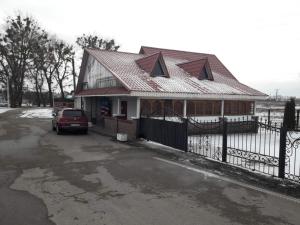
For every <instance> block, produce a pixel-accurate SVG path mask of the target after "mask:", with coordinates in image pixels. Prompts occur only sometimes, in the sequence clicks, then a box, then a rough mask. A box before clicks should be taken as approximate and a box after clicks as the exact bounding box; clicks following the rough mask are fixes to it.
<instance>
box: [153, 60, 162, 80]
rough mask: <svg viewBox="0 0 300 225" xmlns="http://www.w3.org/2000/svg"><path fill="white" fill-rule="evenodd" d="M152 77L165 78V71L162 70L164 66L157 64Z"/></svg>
mask: <svg viewBox="0 0 300 225" xmlns="http://www.w3.org/2000/svg"><path fill="white" fill-rule="evenodd" d="M151 75H152V76H154V77H163V76H165V73H164V71H163V69H162V66H161V64H160V62H159V61H157V62H156V64H155V66H154V68H153V71H152V74H151Z"/></svg>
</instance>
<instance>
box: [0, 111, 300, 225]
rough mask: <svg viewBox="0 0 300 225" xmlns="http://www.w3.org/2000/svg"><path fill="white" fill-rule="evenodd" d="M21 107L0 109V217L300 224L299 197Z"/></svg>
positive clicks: (64, 223) (90, 223)
mask: <svg viewBox="0 0 300 225" xmlns="http://www.w3.org/2000/svg"><path fill="white" fill-rule="evenodd" d="M20 113H21V110H20V109H18V110H13V111H9V112H5V113H3V114H0V224H1V225H23V224H24V225H38V224H39V225H40V224H43V225H48V224H49V225H50V224H57V225H70V224H72V225H76V224H78V225H85V224H86V225H94V224H97V225H99V224H109V225H119V224H122V225H123V224H124V225H125V224H126V225H127V224H128V225H144V224H145V225H148V224H149V225H167V224H172V225H202V224H203V225H206V224H209V225H213V224H215V225H222V224H249V225H250V224H251V225H253V224H284V225H286V224H299V221H300V201H298V200H296V199H292V198H289V197H285V196H280V195H277V194H274V193H271V192H268V191H264V190H260V189H256V188H255V187H251V186H250V187H248V186H247V185H243V184H240V183H239V182H234V180H231V179H230V178H224V177H219V176H218V175H215V174H213V173H208V172H205V171H202V170H201V169H199V168H196V167H194V166H187V165H185V164H183V163H181V162H178V161H174V160H172V159H171V158H168V157H167V156H166V155H164V154H160V153H158V152H154V151H151V150H149V149H147V148H144V147H135V146H133V145H126V144H121V143H118V142H115V141H112V140H111V138H109V137H105V136H101V135H98V134H95V133H91V132H90V133H89V134H88V135H80V134H65V135H60V136H58V135H56V134H55V132H53V131H52V130H51V124H50V120H49V119H36V118H20V117H19V115H20ZM212 172H213V171H212Z"/></svg>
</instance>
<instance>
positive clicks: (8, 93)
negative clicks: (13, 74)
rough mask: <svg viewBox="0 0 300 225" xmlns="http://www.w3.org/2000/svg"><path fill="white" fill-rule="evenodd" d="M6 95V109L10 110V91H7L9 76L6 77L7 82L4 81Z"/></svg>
mask: <svg viewBox="0 0 300 225" xmlns="http://www.w3.org/2000/svg"><path fill="white" fill-rule="evenodd" d="M6 82H7V83H6V94H7V107H9V108H10V90H9V76H7V81H6Z"/></svg>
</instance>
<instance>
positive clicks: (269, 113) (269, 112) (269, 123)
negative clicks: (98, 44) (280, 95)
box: [268, 109, 271, 126]
mask: <svg viewBox="0 0 300 225" xmlns="http://www.w3.org/2000/svg"><path fill="white" fill-rule="evenodd" d="M268 125H269V126H270V125H271V109H268Z"/></svg>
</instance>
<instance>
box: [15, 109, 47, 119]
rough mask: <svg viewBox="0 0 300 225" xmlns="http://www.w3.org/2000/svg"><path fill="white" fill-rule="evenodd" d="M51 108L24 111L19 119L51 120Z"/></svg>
mask: <svg viewBox="0 0 300 225" xmlns="http://www.w3.org/2000/svg"><path fill="white" fill-rule="evenodd" d="M52 110H53V109H52V108H36V109H28V110H24V111H23V112H22V114H21V115H20V117H21V118H43V119H48V118H52Z"/></svg>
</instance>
